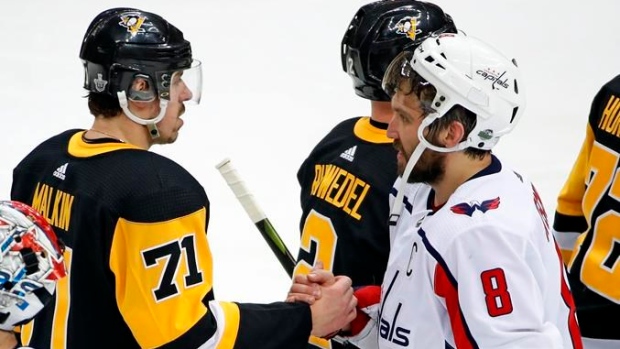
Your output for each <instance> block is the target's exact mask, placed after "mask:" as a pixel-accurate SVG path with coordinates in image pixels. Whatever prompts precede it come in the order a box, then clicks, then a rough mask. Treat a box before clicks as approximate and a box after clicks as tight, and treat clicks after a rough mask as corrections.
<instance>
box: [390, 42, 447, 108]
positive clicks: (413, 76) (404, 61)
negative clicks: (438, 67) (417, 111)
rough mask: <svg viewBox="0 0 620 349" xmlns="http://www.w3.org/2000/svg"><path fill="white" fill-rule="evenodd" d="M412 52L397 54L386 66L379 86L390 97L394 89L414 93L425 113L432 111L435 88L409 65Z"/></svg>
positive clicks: (394, 91) (407, 93)
mask: <svg viewBox="0 0 620 349" xmlns="http://www.w3.org/2000/svg"><path fill="white" fill-rule="evenodd" d="M412 59H413V52H411V51H404V52H401V53H400V54H398V56H396V57H395V58H394V59H393V60H392V62H391V63H390V65H389V66H388V67H387V70H386V71H385V74H384V75H383V80H382V81H381V88H383V91H385V93H387V94H388V96H390V98H392V97H393V96H394V94H395V93H396V91H401V92H402V93H404V94H406V95H409V94H414V95H415V96H416V97H418V99H419V100H420V105H421V107H422V110H423V111H424V113H425V114H426V115H428V114H431V113H434V112H435V109H434V108H433V107H432V105H433V99H435V95H436V94H437V89H436V88H435V87H434V86H433V85H431V84H430V83H429V82H428V81H426V80H425V79H424V78H423V77H421V76H420V75H419V74H418V73H417V72H416V71H415V70H413V67H412V65H411V61H412Z"/></svg>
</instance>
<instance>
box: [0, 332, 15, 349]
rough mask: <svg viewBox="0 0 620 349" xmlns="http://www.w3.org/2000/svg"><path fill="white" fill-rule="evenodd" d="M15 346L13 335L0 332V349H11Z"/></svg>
mask: <svg viewBox="0 0 620 349" xmlns="http://www.w3.org/2000/svg"><path fill="white" fill-rule="evenodd" d="M16 346H17V338H15V333H13V332H8V331H2V330H0V349H13V348H15V347H16Z"/></svg>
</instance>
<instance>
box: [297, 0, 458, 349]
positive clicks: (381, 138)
mask: <svg viewBox="0 0 620 349" xmlns="http://www.w3.org/2000/svg"><path fill="white" fill-rule="evenodd" d="M443 32H456V27H455V25H454V22H453V21H452V18H451V17H450V16H449V15H448V14H446V13H444V11H443V10H442V9H441V8H440V7H439V6H437V5H434V4H432V3H429V2H422V1H412V0H381V1H375V2H371V3H369V4H366V5H364V6H362V7H361V8H359V10H358V11H357V13H356V14H355V16H354V17H353V19H352V20H351V22H350V24H349V26H348V27H347V30H346V32H345V34H344V37H343V39H342V45H341V63H342V68H343V70H344V71H345V72H346V73H348V74H349V76H350V77H351V79H352V80H353V87H354V89H355V93H356V94H357V95H358V96H360V97H362V98H365V99H368V100H370V116H363V117H354V118H351V119H347V120H344V121H342V122H340V123H339V124H337V125H336V126H335V127H334V128H333V129H332V130H331V131H330V132H329V133H328V134H327V135H326V136H325V137H324V138H323V139H322V140H321V141H320V142H319V143H318V144H317V145H316V146H315V147H314V149H313V150H312V151H311V152H310V154H309V155H308V157H307V159H306V160H305V161H304V162H303V163H302V165H301V167H300V168H299V171H298V173H297V178H298V181H299V184H300V187H301V195H300V198H301V207H302V211H303V213H302V216H301V220H300V230H301V241H300V250H299V255H298V264H297V266H296V268H295V274H305V273H308V272H309V271H310V270H311V269H312V267H313V266H314V265H315V264H316V263H317V262H318V261H321V262H322V263H323V264H324V267H325V268H326V269H327V270H331V271H332V272H333V273H334V274H336V275H347V276H349V277H350V278H351V279H352V280H353V286H354V287H358V286H367V285H376V288H377V289H378V288H379V286H378V285H381V282H382V281H383V273H384V271H385V267H386V264H387V258H388V252H389V233H388V232H389V230H388V216H389V202H388V195H389V192H390V189H391V187H392V185H393V184H394V181H395V179H396V177H397V172H396V171H397V168H396V151H395V150H394V148H393V146H392V140H391V139H390V138H388V137H387V135H386V130H387V125H388V122H389V121H390V119H391V118H392V109H391V106H390V98H389V96H388V95H387V94H385V92H383V90H382V89H381V79H382V78H383V74H384V72H385V69H386V68H387V66H388V65H389V63H390V62H391V60H392V59H393V58H394V57H396V55H397V54H399V53H400V52H402V51H405V50H411V51H413V50H414V49H415V47H416V46H417V45H418V44H419V43H420V42H421V41H422V40H423V39H424V38H426V37H428V36H429V35H432V34H439V33H443ZM377 297H378V292H377ZM310 343H311V344H310V347H311V348H341V347H342V345H341V344H339V343H337V342H336V341H326V340H323V339H320V338H311V339H310Z"/></svg>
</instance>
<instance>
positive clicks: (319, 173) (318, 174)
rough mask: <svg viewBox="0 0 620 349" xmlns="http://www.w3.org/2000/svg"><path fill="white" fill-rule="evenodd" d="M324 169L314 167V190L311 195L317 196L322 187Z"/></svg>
mask: <svg viewBox="0 0 620 349" xmlns="http://www.w3.org/2000/svg"><path fill="white" fill-rule="evenodd" d="M323 167H324V166H321V165H317V166H314V180H313V181H312V188H311V189H310V193H311V194H312V195H316V193H317V191H318V190H319V187H320V186H321V179H323Z"/></svg>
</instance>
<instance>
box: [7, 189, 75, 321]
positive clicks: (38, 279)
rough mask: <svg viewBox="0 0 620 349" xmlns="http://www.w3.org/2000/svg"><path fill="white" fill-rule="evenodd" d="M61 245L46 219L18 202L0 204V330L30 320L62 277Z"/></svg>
mask: <svg viewBox="0 0 620 349" xmlns="http://www.w3.org/2000/svg"><path fill="white" fill-rule="evenodd" d="M61 246H62V244H61V243H59V241H58V240H57V238H56V235H55V234H54V231H53V230H52V227H51V226H50V225H49V224H48V223H47V221H46V220H45V218H44V217H43V216H41V215H40V214H39V213H38V212H37V211H35V210H34V209H32V208H31V207H30V206H28V205H26V204H23V203H21V202H18V201H0V329H2V330H6V331H11V330H12V329H13V327H14V326H16V325H20V324H23V323H26V322H27V321H29V320H30V319H32V318H33V317H34V316H35V315H36V314H37V313H38V312H39V311H40V310H41V309H43V307H44V306H45V305H46V304H47V303H48V302H49V301H50V300H51V298H52V295H53V294H54V292H55V290H56V283H57V282H58V280H60V279H61V278H63V277H65V275H66V270H65V265H64V261H63V257H62V252H63V251H62V250H63V248H62V247H61Z"/></svg>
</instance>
